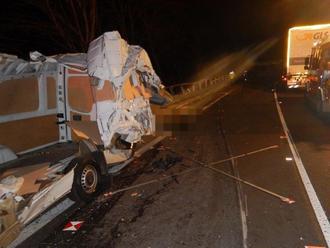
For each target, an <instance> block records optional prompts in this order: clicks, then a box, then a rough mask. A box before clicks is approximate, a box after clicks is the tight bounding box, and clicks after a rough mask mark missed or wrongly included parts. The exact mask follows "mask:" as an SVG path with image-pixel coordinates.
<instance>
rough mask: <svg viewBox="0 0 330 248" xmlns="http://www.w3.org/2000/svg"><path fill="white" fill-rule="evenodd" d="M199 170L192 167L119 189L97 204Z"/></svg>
mask: <svg viewBox="0 0 330 248" xmlns="http://www.w3.org/2000/svg"><path fill="white" fill-rule="evenodd" d="M201 168H202V167H201V166H198V167H194V168H191V169H187V170H184V171H182V172H179V173H174V174H172V175H168V176H164V177H161V178H156V179H152V180H150V181H147V182H144V183H139V184H135V185H132V186H129V187H125V188H121V189H118V190H114V191H110V192H107V193H104V194H103V198H102V199H100V200H99V202H102V201H106V200H108V199H109V198H111V197H112V196H113V195H115V194H118V193H122V192H125V191H128V190H131V189H136V188H140V187H143V186H146V185H149V184H154V183H160V182H161V181H165V180H169V179H172V180H173V179H174V178H175V177H177V176H181V175H184V174H188V173H191V172H193V171H195V170H198V169H201Z"/></svg>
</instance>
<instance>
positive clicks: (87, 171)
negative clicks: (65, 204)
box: [70, 160, 102, 202]
mask: <svg viewBox="0 0 330 248" xmlns="http://www.w3.org/2000/svg"><path fill="white" fill-rule="evenodd" d="M101 179H102V178H101V174H100V171H99V168H98V166H97V164H96V163H95V162H94V161H91V160H87V161H83V160H80V161H78V164H77V166H76V168H75V169H74V179H73V184H72V190H71V197H70V198H71V199H73V200H74V201H83V202H89V201H91V200H93V199H94V198H95V197H96V196H98V195H99V193H100V191H101V189H102V180H101Z"/></svg>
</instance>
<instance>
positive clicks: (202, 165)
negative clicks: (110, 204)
mask: <svg viewBox="0 0 330 248" xmlns="http://www.w3.org/2000/svg"><path fill="white" fill-rule="evenodd" d="M277 147H278V146H277V145H276V146H270V147H266V148H262V149H258V150H255V151H251V152H248V153H244V154H240V155H237V156H234V157H231V158H228V159H224V160H221V161H216V162H213V163H209V164H207V163H204V162H201V161H198V160H195V159H193V158H190V157H187V156H185V155H183V154H179V153H176V152H174V151H173V150H172V149H170V148H167V149H168V150H169V151H171V152H173V153H176V154H178V155H180V156H181V157H182V158H184V159H187V160H190V161H192V162H194V163H196V164H198V165H199V166H198V167H194V168H191V169H187V170H184V171H182V172H179V173H174V174H172V175H168V176H164V177H161V178H157V179H153V180H150V181H147V182H144V183H139V184H136V185H132V186H129V187H125V188H121V189H118V190H115V191H111V192H107V193H104V194H103V198H102V199H100V200H99V202H102V201H105V200H107V199H109V198H111V197H112V196H113V195H115V194H118V193H122V192H125V191H128V190H131V189H136V188H140V187H143V186H146V185H149V184H154V183H159V182H161V181H164V180H169V179H172V180H176V177H177V176H181V175H184V174H188V173H191V172H193V171H195V170H197V169H201V168H207V169H210V170H212V171H215V172H217V173H220V174H222V175H224V176H226V177H229V178H231V179H234V180H236V181H239V182H241V183H244V184H246V185H248V186H250V187H252V188H255V189H257V190H259V191H262V192H264V193H267V194H269V195H271V196H274V197H276V198H278V199H280V200H281V201H283V202H285V203H288V204H293V203H295V201H294V200H293V199H291V198H288V197H285V196H282V195H279V194H277V193H274V192H272V191H270V190H267V189H265V188H262V187H260V186H258V185H255V184H253V183H250V182H248V181H246V180H243V179H241V178H238V177H235V176H233V175H231V174H229V173H227V172H225V171H222V170H220V169H217V168H214V167H212V165H215V164H219V163H223V162H226V161H229V160H232V159H235V158H242V157H246V156H248V155H252V154H255V153H258V152H261V151H266V150H269V149H273V148H277Z"/></svg>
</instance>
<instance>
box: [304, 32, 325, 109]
mask: <svg viewBox="0 0 330 248" xmlns="http://www.w3.org/2000/svg"><path fill="white" fill-rule="evenodd" d="M329 38H330V37H329ZM305 68H306V69H307V70H308V80H307V84H306V92H305V98H306V100H307V102H308V103H309V104H310V106H312V107H313V109H314V110H316V112H317V113H318V114H320V115H328V114H329V113H330V39H323V40H320V41H319V42H317V43H315V45H314V47H313V48H312V52H311V56H310V58H309V59H308V60H306V66H305Z"/></svg>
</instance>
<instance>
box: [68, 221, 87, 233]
mask: <svg viewBox="0 0 330 248" xmlns="http://www.w3.org/2000/svg"><path fill="white" fill-rule="evenodd" d="M83 223H84V221H69V222H68V223H67V224H66V225H65V227H64V228H63V231H71V232H75V231H78V230H79V229H80V227H81V225H82V224H83Z"/></svg>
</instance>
